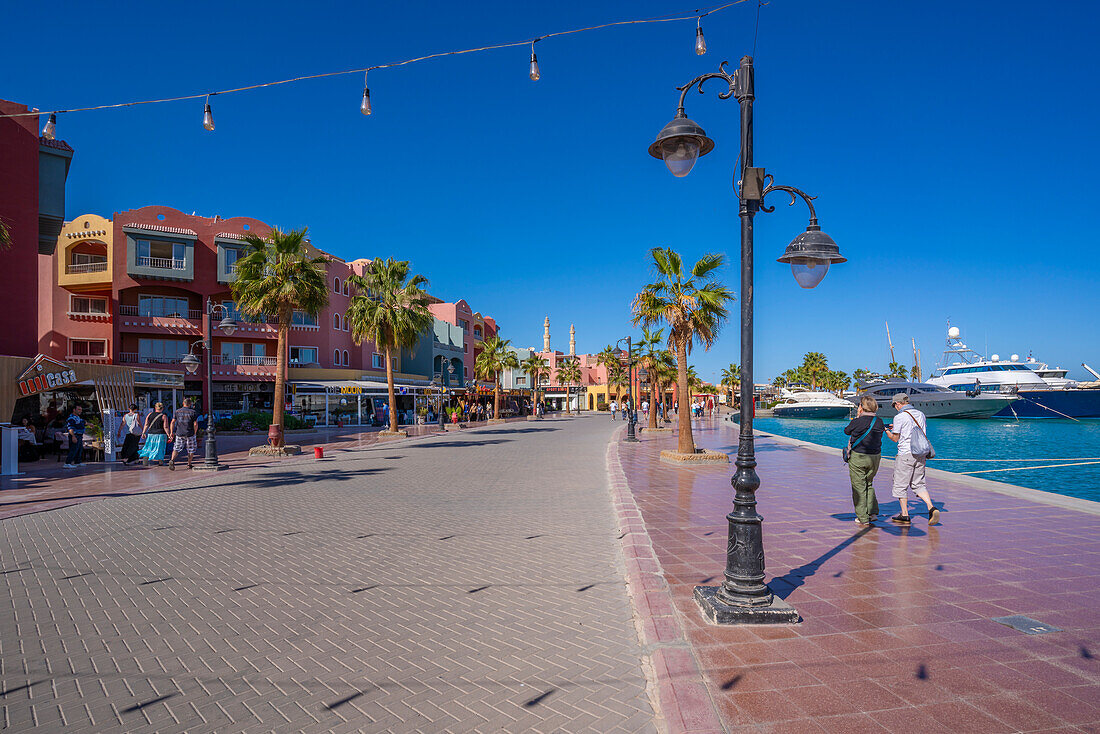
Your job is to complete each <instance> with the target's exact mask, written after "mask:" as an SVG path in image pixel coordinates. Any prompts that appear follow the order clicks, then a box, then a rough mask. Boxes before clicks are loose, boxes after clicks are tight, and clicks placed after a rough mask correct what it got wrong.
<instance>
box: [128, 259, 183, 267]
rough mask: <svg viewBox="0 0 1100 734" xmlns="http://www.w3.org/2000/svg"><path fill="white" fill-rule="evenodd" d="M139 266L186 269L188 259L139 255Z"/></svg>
mask: <svg viewBox="0 0 1100 734" xmlns="http://www.w3.org/2000/svg"><path fill="white" fill-rule="evenodd" d="M137 266H138V267H139V268H157V269H158V270H186V269H187V261H186V260H176V259H175V258H171V257H139V258H138V259H137Z"/></svg>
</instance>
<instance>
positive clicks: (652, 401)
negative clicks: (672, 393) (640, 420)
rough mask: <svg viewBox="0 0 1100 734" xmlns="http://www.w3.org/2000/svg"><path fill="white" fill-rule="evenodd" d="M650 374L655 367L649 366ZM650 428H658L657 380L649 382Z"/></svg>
mask: <svg viewBox="0 0 1100 734" xmlns="http://www.w3.org/2000/svg"><path fill="white" fill-rule="evenodd" d="M649 372H650V374H653V372H654V369H653V365H650V366H649ZM649 427H650V428H656V427H657V378H656V377H654V378H653V379H652V380H650V382H649Z"/></svg>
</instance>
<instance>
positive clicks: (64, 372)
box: [18, 354, 76, 395]
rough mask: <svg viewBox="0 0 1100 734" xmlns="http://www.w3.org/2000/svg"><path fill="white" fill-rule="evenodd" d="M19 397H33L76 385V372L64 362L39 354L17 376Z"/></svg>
mask: <svg viewBox="0 0 1100 734" xmlns="http://www.w3.org/2000/svg"><path fill="white" fill-rule="evenodd" d="M18 381H19V392H20V394H21V395H33V394H35V393H39V392H44V391H46V390H56V389H58V388H61V387H65V386H66V385H75V384H76V371H75V370H73V369H72V368H71V367H69V365H67V364H65V363H64V362H58V361H57V360H56V359H51V358H50V357H47V356H45V355H42V354H39V355H38V356H37V357H35V359H34V361H33V362H31V365H30V367H28V368H27V369H25V370H23V374H21V375H19V380H18Z"/></svg>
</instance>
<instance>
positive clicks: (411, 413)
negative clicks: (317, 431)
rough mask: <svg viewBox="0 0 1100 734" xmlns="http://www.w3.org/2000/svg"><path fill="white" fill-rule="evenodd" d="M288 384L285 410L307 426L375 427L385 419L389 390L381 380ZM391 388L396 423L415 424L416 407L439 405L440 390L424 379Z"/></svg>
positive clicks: (294, 381) (319, 381)
mask: <svg viewBox="0 0 1100 734" xmlns="http://www.w3.org/2000/svg"><path fill="white" fill-rule="evenodd" d="M287 387H288V395H287V406H288V409H287V412H288V413H289V414H290V415H293V416H295V417H296V418H300V419H301V420H304V421H305V422H307V423H309V424H310V425H316V426H330V427H334V426H372V425H374V426H377V425H382V423H383V422H384V421H385V420H386V412H387V410H388V408H387V406H388V403H389V393H388V391H387V389H386V383H384V382H382V383H379V382H373V381H369V380H292V381H291V382H290V383H288V386H287ZM394 387H395V389H396V393H397V394H396V398H397V414H398V419H397V420H398V423H399V424H404V425H409V424H412V423H415V422H416V412H417V409H418V408H420V407H430V406H435V405H437V404H438V400H439V390H438V388H432V387H431V386H430V385H429V384H428V383H427V382H425V384H422V385H413V384H401V383H399V384H397V385H395V386H394Z"/></svg>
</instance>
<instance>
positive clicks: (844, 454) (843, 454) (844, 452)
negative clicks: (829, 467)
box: [840, 416, 880, 464]
mask: <svg viewBox="0 0 1100 734" xmlns="http://www.w3.org/2000/svg"><path fill="white" fill-rule="evenodd" d="M878 420H880V419H879V417H878V416H875V417H874V418H872V419H871V425H870V426H868V428H867V431H866V432H865V433H864V434H863V435H862V436H860V437H859V440H858V441H852V439H851V438H849V439H848V445H847V446H845V447H844V448H842V449H841V450H840V458H842V459H844V463H845V464H847V463H848V459H850V458H852V449H853V448H855V447H856V446H859V445H860V444H861V443H862V442H863V439H865V438H867V436H869V435H870V434H871V431H872V430H874V428H875V421H878Z"/></svg>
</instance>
